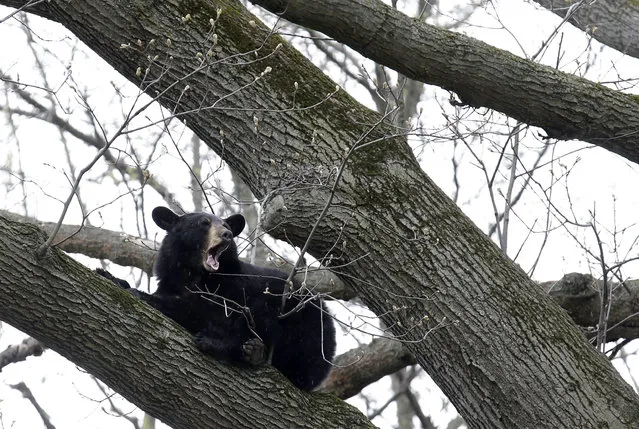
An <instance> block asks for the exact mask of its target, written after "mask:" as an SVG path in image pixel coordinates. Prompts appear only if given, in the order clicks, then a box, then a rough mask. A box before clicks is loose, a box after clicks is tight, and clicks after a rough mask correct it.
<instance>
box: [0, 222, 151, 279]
mask: <svg viewBox="0 0 639 429" xmlns="http://www.w3.org/2000/svg"><path fill="white" fill-rule="evenodd" d="M0 216H4V217H7V218H9V219H12V220H14V221H17V222H26V223H32V224H35V225H38V226H39V227H40V228H42V229H43V230H44V231H46V232H47V234H51V232H52V231H53V228H54V227H55V223H54V222H40V221H38V220H36V219H33V218H30V217H26V216H20V215H17V214H15V213H11V212H9V211H6V210H0ZM58 237H59V239H60V240H62V239H64V238H67V237H69V238H68V239H66V240H64V242H62V243H61V245H60V248H61V249H62V250H64V251H65V252H67V253H81V254H83V255H86V256H89V257H91V258H96V259H108V260H110V261H112V262H115V263H116V264H119V265H123V266H129V267H137V268H139V269H141V270H142V271H144V272H145V273H147V274H148V275H153V262H154V261H155V252H156V249H157V246H156V244H155V243H154V242H153V241H151V240H145V239H143V238H140V237H134V236H132V235H128V234H124V233H122V232H116V231H110V230H108V229H102V228H96V227H92V226H87V225H62V226H61V227H60V231H59V232H58Z"/></svg>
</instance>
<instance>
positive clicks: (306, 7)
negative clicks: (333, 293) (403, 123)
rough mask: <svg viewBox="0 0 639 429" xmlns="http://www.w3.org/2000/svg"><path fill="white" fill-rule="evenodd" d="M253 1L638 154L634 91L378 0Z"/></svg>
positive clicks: (482, 99) (398, 65) (571, 134)
mask: <svg viewBox="0 0 639 429" xmlns="http://www.w3.org/2000/svg"><path fill="white" fill-rule="evenodd" d="M251 2H252V3H255V4H257V5H260V6H262V7H264V8H265V9H267V10H269V11H271V12H273V13H275V14H278V15H280V16H282V17H283V18H285V19H287V20H289V21H291V22H293V23H295V24H298V25H302V26H305V27H309V28H312V29H314V30H317V31H321V32H322V33H324V34H326V35H327V36H330V37H332V38H334V39H335V40H337V41H339V42H342V43H344V44H346V45H348V46H350V47H351V48H353V49H354V50H356V51H357V52H359V53H360V54H362V55H364V56H365V57H367V58H370V59H371V60H373V61H375V62H377V63H379V64H382V65H385V66H386V67H390V68H391V69H393V70H396V71H397V72H399V73H401V74H403V75H404V76H407V77H409V78H411V79H414V80H418V81H421V82H424V83H428V84H431V85H437V86H439V87H442V88H444V89H448V90H450V91H454V92H455V93H456V94H457V95H458V96H459V98H460V100H461V101H462V103H464V104H467V105H469V106H473V107H488V108H491V109H494V110H497V111H499V112H502V113H504V114H506V115H508V116H510V117H512V118H515V119H517V120H519V121H522V122H524V123H527V124H530V125H535V126H537V127H540V128H543V129H544V131H545V132H546V134H547V135H548V137H551V138H557V139H560V140H571V139H576V140H583V141H586V142H588V143H592V144H595V145H597V146H600V147H603V148H605V149H607V150H609V151H611V152H614V153H616V154H619V155H621V156H623V157H625V158H627V159H629V160H631V161H634V162H638V161H639V142H638V141H637V139H636V138H635V137H634V130H636V129H639V115H638V114H637V112H638V111H639V100H637V97H635V96H632V95H630V94H624V93H621V92H618V91H614V90H612V89H609V88H606V87H604V86H602V85H600V84H597V83H593V82H591V81H589V80H586V79H583V78H580V77H577V76H573V75H569V74H566V73H562V72H560V71H558V70H555V69H553V68H551V67H548V66H544V65H541V64H537V63H534V62H532V61H527V60H524V59H522V58H520V57H518V56H516V55H514V54H511V53H509V52H506V51H502V50H500V49H497V48H495V47H493V46H490V45H488V44H486V43H484V42H481V41H478V40H476V39H473V38H471V37H468V36H465V35H463V34H457V33H452V32H450V31H446V30H443V29H440V28H438V27H434V26H432V25H429V24H426V23H424V22H423V21H419V20H416V19H413V18H410V17H408V16H406V15H405V14H403V13H402V12H400V11H398V10H396V9H393V8H392V7H390V6H388V5H386V4H384V3H382V2H381V1H380V0H365V1H361V0H322V1H314V2H307V1H300V0H251ZM373 29H374V31H371V30H373Z"/></svg>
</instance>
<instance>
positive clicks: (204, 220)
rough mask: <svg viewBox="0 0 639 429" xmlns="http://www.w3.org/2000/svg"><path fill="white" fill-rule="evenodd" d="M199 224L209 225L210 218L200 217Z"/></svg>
mask: <svg viewBox="0 0 639 429" xmlns="http://www.w3.org/2000/svg"><path fill="white" fill-rule="evenodd" d="M200 225H202V226H211V219H209V218H208V217H205V218H202V219H200Z"/></svg>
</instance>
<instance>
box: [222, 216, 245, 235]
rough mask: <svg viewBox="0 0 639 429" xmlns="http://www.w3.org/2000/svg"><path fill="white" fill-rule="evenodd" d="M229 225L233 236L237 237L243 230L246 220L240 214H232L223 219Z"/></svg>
mask: <svg viewBox="0 0 639 429" xmlns="http://www.w3.org/2000/svg"><path fill="white" fill-rule="evenodd" d="M224 222H226V223H227V224H228V225H229V227H230V228H231V232H232V233H233V237H237V236H238V235H240V233H241V232H242V231H243V230H244V226H245V225H246V220H245V219H244V216H242V215H241V214H234V215H232V216H229V217H227V218H226V219H224Z"/></svg>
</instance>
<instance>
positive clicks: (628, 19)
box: [535, 0, 639, 58]
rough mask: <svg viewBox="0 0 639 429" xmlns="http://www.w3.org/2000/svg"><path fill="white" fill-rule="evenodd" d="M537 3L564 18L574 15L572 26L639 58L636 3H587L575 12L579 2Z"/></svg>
mask: <svg viewBox="0 0 639 429" xmlns="http://www.w3.org/2000/svg"><path fill="white" fill-rule="evenodd" d="M535 3H538V4H539V5H541V6H543V7H545V8H546V9H548V10H549V11H551V12H553V13H554V14H556V15H559V16H560V17H562V18H565V17H566V14H567V13H568V11H571V15H570V18H569V19H568V22H570V23H571V24H572V25H574V26H575V27H577V28H579V29H581V30H583V31H584V32H586V33H587V34H588V35H590V36H592V37H594V38H595V39H597V40H598V41H600V42H601V43H603V44H604V45H608V46H610V47H611V48H613V49H616V50H618V51H619V52H623V53H624V54H627V55H630V56H632V57H635V58H639V33H638V28H637V23H638V22H639V3H637V2H636V1H634V0H625V1H624V0H597V1H586V2H583V4H582V5H581V6H580V7H579V8H578V9H576V10H575V11H572V10H571V6H574V5H575V4H576V3H578V0H561V1H558V0H535Z"/></svg>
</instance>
